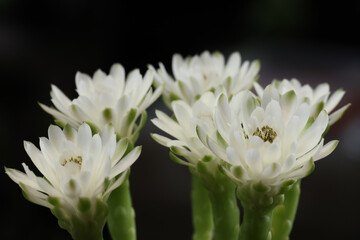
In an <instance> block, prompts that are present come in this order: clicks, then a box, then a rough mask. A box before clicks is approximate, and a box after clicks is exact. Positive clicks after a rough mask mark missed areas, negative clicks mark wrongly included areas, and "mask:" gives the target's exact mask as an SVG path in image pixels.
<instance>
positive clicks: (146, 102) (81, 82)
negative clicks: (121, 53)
mask: <svg viewBox="0 0 360 240" xmlns="http://www.w3.org/2000/svg"><path fill="white" fill-rule="evenodd" d="M152 82H153V74H152V72H151V71H150V70H149V71H147V72H146V74H145V76H144V77H142V76H141V74H140V72H139V70H138V69H135V70H133V71H132V72H130V73H129V74H128V76H127V78H126V81H125V71H124V68H123V67H122V66H121V65H120V64H114V65H113V66H112V67H111V69H110V74H109V75H106V74H105V73H104V72H102V71H101V70H97V71H96V72H95V73H94V76H93V78H91V77H90V76H88V75H86V74H83V73H80V72H78V73H76V76H75V83H76V91H77V93H78V94H79V96H78V97H77V98H76V99H74V100H70V99H68V98H67V97H66V96H65V95H64V94H63V93H62V92H61V91H60V90H59V89H58V88H57V87H56V86H54V85H53V86H52V90H51V93H50V95H51V98H52V99H51V101H52V102H53V104H54V105H55V107H56V108H57V110H56V109H54V108H50V107H47V106H45V105H43V104H41V107H42V108H43V109H44V110H45V111H46V112H48V113H49V114H51V115H53V116H54V117H55V119H56V121H57V122H58V123H61V124H63V125H64V124H70V125H71V126H73V127H75V128H78V127H79V126H80V125H81V124H82V123H83V122H87V123H89V124H91V126H92V127H95V128H96V129H97V130H101V129H102V128H103V126H104V125H106V124H108V123H112V125H113V126H114V128H115V132H116V133H117V134H118V136H120V137H128V139H129V140H130V141H132V142H133V143H134V142H135V140H136V138H137V135H138V133H139V130H140V128H141V127H142V125H143V124H144V123H145V121H146V113H145V109H146V108H147V107H148V106H150V105H151V104H152V103H153V102H154V101H155V100H156V99H157V98H158V97H159V96H160V94H161V91H162V89H161V88H158V89H157V90H156V91H155V92H154V93H153V92H152V88H151V84H152ZM141 114H143V117H142V120H141V121H140V123H139V125H138V126H137V125H136V124H135V122H136V120H137V118H138V117H139V116H140V115H141Z"/></svg>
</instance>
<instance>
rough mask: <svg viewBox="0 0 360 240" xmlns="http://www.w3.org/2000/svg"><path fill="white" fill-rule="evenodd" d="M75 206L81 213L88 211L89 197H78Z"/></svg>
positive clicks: (89, 205)
mask: <svg viewBox="0 0 360 240" xmlns="http://www.w3.org/2000/svg"><path fill="white" fill-rule="evenodd" d="M77 208H78V210H79V211H80V212H81V213H85V212H87V211H89V210H90V208H91V202H90V199H89V198H80V199H79V202H78V205H77Z"/></svg>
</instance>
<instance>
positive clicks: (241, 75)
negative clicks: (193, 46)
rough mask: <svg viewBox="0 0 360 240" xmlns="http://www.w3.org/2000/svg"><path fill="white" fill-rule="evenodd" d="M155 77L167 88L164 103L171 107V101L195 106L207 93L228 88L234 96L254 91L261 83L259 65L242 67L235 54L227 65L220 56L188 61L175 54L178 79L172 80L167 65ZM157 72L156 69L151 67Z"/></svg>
mask: <svg viewBox="0 0 360 240" xmlns="http://www.w3.org/2000/svg"><path fill="white" fill-rule="evenodd" d="M159 66H160V69H158V70H157V73H156V74H155V80H156V84H159V85H160V84H161V85H162V84H164V86H165V89H164V93H163V95H164V101H165V103H166V104H167V105H168V106H169V107H170V103H171V101H173V100H175V99H181V100H184V101H185V102H187V103H188V104H190V105H191V104H193V103H194V102H195V101H196V100H197V99H198V98H199V97H200V96H201V95H202V94H203V93H204V92H207V91H212V90H216V89H217V88H219V87H224V88H225V90H226V91H227V93H228V95H229V96H231V95H232V94H235V93H237V92H239V91H241V90H244V89H250V88H251V87H252V84H253V82H254V81H255V80H256V79H257V74H258V72H259V69H260V64H259V62H258V61H253V62H252V63H249V62H248V61H245V62H244V63H242V64H241V58H240V54H239V53H238V52H234V53H233V54H231V56H230V57H229V60H228V61H227V63H226V64H225V61H224V56H223V55H222V54H220V53H214V54H210V53H209V52H208V51H205V52H203V53H202V54H201V55H200V56H199V55H195V56H192V57H188V58H186V59H184V58H183V57H182V56H181V55H179V54H175V55H174V56H173V59H172V71H173V75H174V78H173V77H172V76H170V75H169V74H168V73H167V71H166V69H165V67H164V65H163V64H162V63H160V64H159ZM149 68H150V69H152V70H154V71H155V69H154V67H153V66H149Z"/></svg>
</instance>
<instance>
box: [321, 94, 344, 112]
mask: <svg viewBox="0 0 360 240" xmlns="http://www.w3.org/2000/svg"><path fill="white" fill-rule="evenodd" d="M344 94H345V91H344V90H342V89H339V90H337V91H336V92H334V93H333V94H332V95H331V97H330V98H329V100H328V101H327V103H326V104H325V110H326V111H327V112H328V113H330V112H331V111H332V110H333V109H334V108H335V107H336V106H337V105H338V104H339V102H340V101H341V99H342V98H343V96H344Z"/></svg>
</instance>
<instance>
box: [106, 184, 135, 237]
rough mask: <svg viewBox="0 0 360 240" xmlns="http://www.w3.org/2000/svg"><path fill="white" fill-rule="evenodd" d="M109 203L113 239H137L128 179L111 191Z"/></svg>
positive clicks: (109, 225) (109, 224) (110, 227)
mask: <svg viewBox="0 0 360 240" xmlns="http://www.w3.org/2000/svg"><path fill="white" fill-rule="evenodd" d="M108 204H109V216H108V227H109V230H110V234H111V237H112V239H113V240H135V239H136V226H135V211H134V209H133V207H132V202H131V195H130V185H129V180H128V179H127V180H125V181H124V182H123V183H122V184H121V186H120V187H118V188H117V189H115V190H114V191H113V192H112V193H111V195H110V197H109V199H108Z"/></svg>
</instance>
